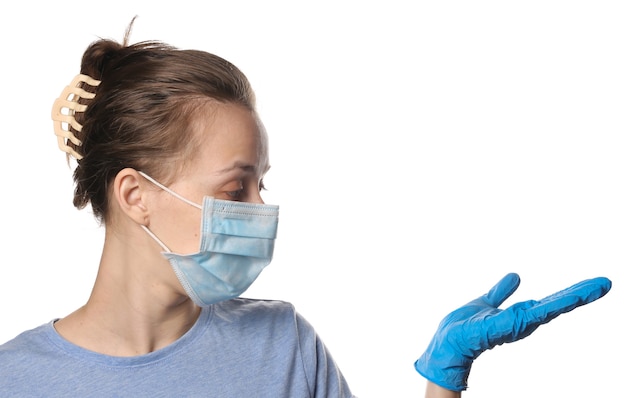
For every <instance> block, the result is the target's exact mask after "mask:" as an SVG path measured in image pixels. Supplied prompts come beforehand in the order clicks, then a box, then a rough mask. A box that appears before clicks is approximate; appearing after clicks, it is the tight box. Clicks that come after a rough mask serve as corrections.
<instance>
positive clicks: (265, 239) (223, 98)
mask: <svg viewBox="0 0 626 398" xmlns="http://www.w3.org/2000/svg"><path fill="white" fill-rule="evenodd" d="M131 25H132V24H131ZM129 32H130V28H129V30H128V31H127V33H126V36H125V40H124V43H122V44H118V43H116V42H113V41H110V40H99V41H96V42H94V43H92V44H91V45H90V46H89V47H88V48H87V50H86V51H85V53H84V55H83V59H82V65H81V70H80V75H79V76H77V78H76V79H75V80H74V81H73V82H72V83H71V84H70V85H69V86H68V88H66V90H64V91H63V93H62V95H61V97H60V98H59V99H58V100H57V101H56V102H55V105H54V107H53V119H54V121H55V132H56V134H57V135H58V137H59V147H60V148H61V149H62V150H63V151H65V152H66V153H67V154H68V156H72V157H74V158H75V159H76V160H77V167H76V169H75V171H74V180H75V184H76V190H75V196H74V204H75V206H76V207H78V208H83V207H85V206H87V205H89V206H91V208H92V210H93V213H94V215H95V216H96V218H97V219H98V220H99V221H100V222H101V223H103V224H104V226H105V241H104V247H103V251H102V256H101V261H100V266H99V272H98V275H97V278H96V281H95V284H94V287H93V290H92V294H91V296H90V297H89V299H88V301H87V303H86V304H85V305H84V306H83V307H81V308H79V309H78V310H76V311H75V312H73V313H71V314H70V315H68V316H67V317H65V318H62V319H58V320H55V321H53V322H50V323H48V324H45V325H42V326H40V327H38V328H36V329H33V330H31V331H27V332H25V333H23V334H21V335H20V336H18V337H17V338H15V339H14V340H12V341H10V342H8V343H6V344H4V345H3V346H2V347H0V395H2V396H3V397H4V396H47V397H49V396H133V397H137V396H151V397H158V396H164V397H165V396H167V397H171V396H185V397H187V396H219V397H253V396H254V397H326V396H328V397H351V396H353V395H352V393H351V391H350V388H349V387H348V384H347V382H346V380H345V379H344V377H343V375H342V373H341V371H340V370H339V368H338V366H337V365H336V364H335V362H334V361H333V358H332V356H331V355H330V353H329V352H328V350H327V349H326V347H325V346H324V344H323V343H322V342H321V341H320V339H319V338H318V336H317V335H316V333H315V331H314V329H313V328H312V326H311V325H310V324H309V323H308V322H307V321H306V320H305V319H304V318H302V316H300V315H299V314H298V313H297V312H296V311H295V309H294V308H293V306H292V305H290V304H289V303H285V302H280V301H269V300H251V299H243V298H239V295H240V294H241V293H243V292H244V291H245V290H246V289H247V288H248V287H249V286H250V284H251V283H252V282H253V281H254V280H255V279H256V277H257V276H258V275H259V273H260V272H261V271H262V270H263V268H264V267H265V266H266V265H267V264H268V263H269V262H270V260H271V258H272V252H273V247H274V239H275V236H276V230H277V223H278V207H277V206H273V205H265V204H264V203H263V200H262V198H261V191H262V190H263V176H264V174H265V173H266V172H267V171H268V169H269V167H270V164H269V158H268V142H267V136H266V133H265V130H264V127H263V124H262V123H261V121H260V119H259V117H258V115H257V113H256V111H255V99H254V93H253V91H252V89H251V87H250V84H249V82H248V81H247V79H246V77H245V76H244V75H243V74H242V73H241V72H240V71H239V70H238V69H237V68H236V67H235V66H234V65H232V64H231V63H229V62H227V61H225V60H223V59H221V58H219V57H217V56H215V55H212V54H209V53H206V52H201V51H193V50H184V51H183V50H178V49H176V48H173V47H170V46H167V45H165V44H162V43H158V42H144V43H138V44H135V45H129V44H128V36H129ZM198 247H200V249H198ZM188 253H191V254H188ZM518 284H519V278H518V277H517V275H515V274H510V275H507V276H506V277H505V278H504V279H503V280H502V281H501V282H499V283H498V284H497V285H496V286H495V287H494V288H493V289H492V290H491V291H490V292H489V293H488V294H487V295H485V296H482V297H480V298H479V299H477V300H475V301H473V302H471V303H470V304H468V305H467V306H464V307H462V308H460V309H459V310H457V311H455V312H453V313H451V314H450V315H449V316H448V317H446V318H445V319H444V322H442V324H441V325H440V329H439V331H438V332H437V334H436V335H435V338H433V341H432V342H431V344H430V345H429V347H428V348H427V350H426V352H425V353H424V355H423V356H422V357H421V358H420V359H419V360H418V361H417V362H416V369H417V370H418V372H419V373H420V374H422V375H423V376H424V377H426V378H427V379H428V380H429V382H428V387H427V393H426V394H427V396H431V397H436V396H438V397H457V396H460V391H461V390H463V389H465V387H466V382H467V377H468V375H469V369H470V367H471V364H472V362H473V360H474V359H475V358H476V357H477V356H478V355H479V354H480V353H481V352H482V351H484V350H486V349H489V348H491V347H493V346H495V345H498V344H502V343H504V342H510V341H515V340H518V339H520V338H523V337H525V336H527V335H528V334H530V333H531V332H532V331H533V330H534V329H535V328H536V327H537V326H539V325H540V324H541V323H545V322H548V321H549V320H551V319H553V318H554V317H556V316H558V315H559V314H560V313H563V312H566V311H570V310H572V309H574V308H575V307H577V306H579V305H582V304H586V303H588V302H591V301H593V300H595V299H597V298H599V297H601V296H602V295H604V294H605V293H606V292H607V291H608V289H609V288H610V281H608V280H606V279H605V278H598V279H595V280H591V281H585V282H583V283H581V284H579V285H576V286H574V287H572V288H570V289H568V290H566V291H563V292H561V293H558V294H556V295H554V296H551V297H550V298H548V299H547V300H542V301H540V302H535V301H532V302H525V303H519V304H518V305H516V306H515V308H513V309H512V310H505V311H500V310H498V309H497V307H498V306H499V305H500V304H501V303H502V302H503V301H504V300H505V299H506V298H508V297H509V296H510V295H511V294H512V293H513V292H514V291H515V289H516V288H517V285H518ZM520 314H522V315H520ZM522 316H523V317H524V319H523V321H521V322H520V317H522ZM494 320H495V321H494Z"/></svg>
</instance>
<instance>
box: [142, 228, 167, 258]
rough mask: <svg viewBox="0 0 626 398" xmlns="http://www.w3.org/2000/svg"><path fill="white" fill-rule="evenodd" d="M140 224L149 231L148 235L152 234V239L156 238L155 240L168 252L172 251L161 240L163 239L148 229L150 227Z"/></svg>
mask: <svg viewBox="0 0 626 398" xmlns="http://www.w3.org/2000/svg"><path fill="white" fill-rule="evenodd" d="M140 226H141V228H143V230H144V231H146V232H147V233H148V235H150V237H152V239H154V241H155V242H156V243H158V244H159V246H161V248H162V249H163V250H164V251H165V252H167V253H171V252H172V251H171V250H170V249H169V248H168V247H167V246H165V243H163V242H161V239H159V238H157V236H156V235H155V234H154V233H153V232H152V231H150V230H149V229H148V227H146V226H145V225H140Z"/></svg>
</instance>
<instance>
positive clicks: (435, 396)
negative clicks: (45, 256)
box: [426, 381, 461, 398]
mask: <svg viewBox="0 0 626 398" xmlns="http://www.w3.org/2000/svg"><path fill="white" fill-rule="evenodd" d="M426 398H461V392H460V391H450V390H446V389H445V388H443V387H439V386H438V385H437V384H435V383H431V382H430V381H429V382H427V384H426Z"/></svg>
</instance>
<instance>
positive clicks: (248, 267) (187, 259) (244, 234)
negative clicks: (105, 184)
mask: <svg viewBox="0 0 626 398" xmlns="http://www.w3.org/2000/svg"><path fill="white" fill-rule="evenodd" d="M139 173H140V174H141V175H142V176H144V177H145V178H146V179H147V180H148V181H150V182H152V183H153V184H155V185H157V186H158V187H159V188H161V189H163V190H165V191H167V192H168V193H170V194H172V195H173V196H174V197H176V198H178V199H180V200H182V201H183V202H185V203H187V204H189V205H191V206H194V207H197V208H198V209H201V210H202V225H201V236H200V250H199V251H198V252H197V253H193V254H186V255H183V254H177V253H172V251H170V250H169V249H168V248H167V246H165V244H163V242H161V241H160V240H159V238H157V237H156V235H155V234H154V233H153V232H152V231H150V230H149V229H148V228H147V227H146V226H145V225H142V226H141V227H142V228H143V229H144V230H145V231H146V232H147V233H148V234H149V235H150V236H151V237H152V238H153V239H154V240H155V241H156V242H157V243H158V244H159V245H160V246H161V247H162V248H163V250H164V252H163V253H162V254H163V256H165V258H167V259H168V261H169V263H170V264H171V266H172V268H173V269H174V272H175V273H176V276H177V277H178V280H179V281H180V283H181V285H182V286H183V288H184V289H185V291H186V292H187V295H188V296H189V297H190V298H191V300H193V302H194V303H196V304H197V305H198V306H200V307H206V306H209V305H211V304H214V303H217V302H220V301H224V300H229V299H232V298H235V297H238V296H239V295H240V294H242V293H243V292H244V291H246V290H247V289H248V288H249V287H250V285H252V282H254V281H255V280H256V278H257V277H258V276H259V274H260V273H261V271H263V269H264V268H265V267H266V266H267V265H268V264H269V263H270V261H271V260H272V254H273V252H274V240H275V238H276V230H277V227H278V206H275V205H265V204H256V203H245V202H235V201H230V200H219V199H215V198H212V197H209V196H206V197H205V198H204V200H203V203H202V206H200V205H198V204H196V203H194V202H192V201H190V200H187V199H185V198H183V197H182V196H180V195H179V194H177V193H175V192H174V191H172V190H170V189H169V188H167V187H165V186H164V185H162V184H160V183H159V182H157V181H156V180H154V179H153V178H152V177H149V176H148V175H146V174H145V173H143V172H139Z"/></svg>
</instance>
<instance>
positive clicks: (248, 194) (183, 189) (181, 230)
mask: <svg viewBox="0 0 626 398" xmlns="http://www.w3.org/2000/svg"><path fill="white" fill-rule="evenodd" d="M209 107H210V110H209V111H207V112H200V113H199V115H201V116H199V117H200V118H201V119H200V120H197V123H196V129H197V131H196V132H195V133H197V134H200V136H201V137H202V139H201V140H200V141H199V142H200V148H198V153H197V154H196V156H194V158H193V159H192V160H191V161H190V162H188V163H187V164H186V167H185V169H184V171H183V172H182V173H180V175H178V176H175V177H174V179H173V180H174V182H173V183H172V184H170V185H169V186H168V188H170V189H171V190H172V191H174V192H176V193H177V194H179V195H181V196H183V197H184V198H186V199H188V200H190V201H192V202H194V203H197V204H199V205H202V202H203V198H204V197H205V196H212V197H214V198H216V199H223V200H235V201H242V202H253V203H263V200H262V199H261V194H260V191H261V189H262V188H263V176H264V175H265V173H266V172H267V170H268V169H269V159H268V148H267V147H268V143H267V136H266V133H265V129H264V127H263V125H262V123H261V122H260V120H259V119H258V117H257V115H256V113H254V112H251V111H250V110H248V109H246V108H244V107H242V106H239V105H235V104H215V103H212V104H211V105H209ZM157 190H158V191H157V192H155V200H154V202H153V203H154V205H155V206H151V212H150V213H151V216H150V226H149V228H150V230H151V231H152V232H154V233H155V234H156V236H158V237H159V239H161V240H162V241H163V243H164V244H165V245H166V246H167V247H168V248H169V249H170V250H171V251H172V252H174V253H180V254H189V253H194V252H197V251H198V249H199V240H200V220H201V210H199V209H197V208H196V207H194V206H191V205H189V204H188V203H185V202H183V201H182V200H180V199H178V198H176V197H174V196H173V195H171V194H169V193H167V192H166V191H163V190H160V189H158V188H157Z"/></svg>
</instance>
